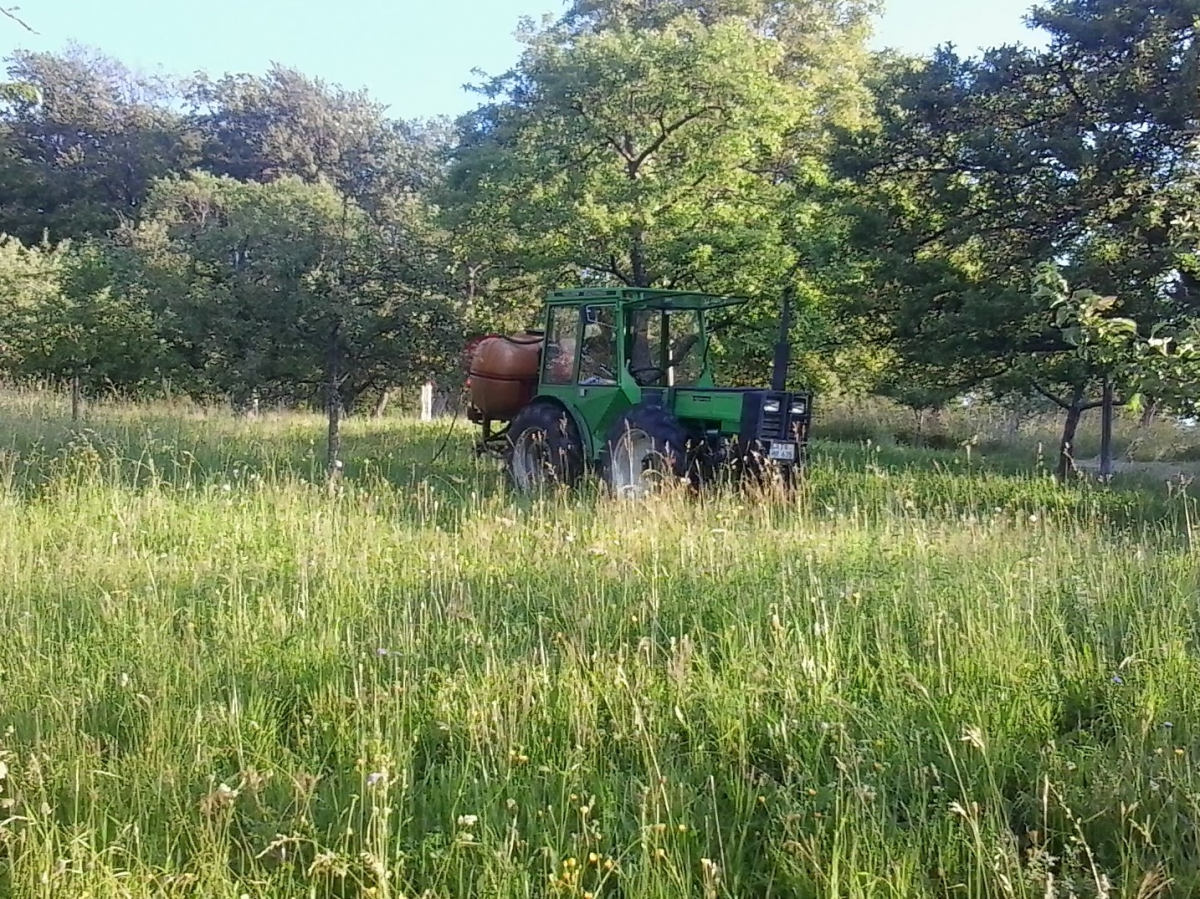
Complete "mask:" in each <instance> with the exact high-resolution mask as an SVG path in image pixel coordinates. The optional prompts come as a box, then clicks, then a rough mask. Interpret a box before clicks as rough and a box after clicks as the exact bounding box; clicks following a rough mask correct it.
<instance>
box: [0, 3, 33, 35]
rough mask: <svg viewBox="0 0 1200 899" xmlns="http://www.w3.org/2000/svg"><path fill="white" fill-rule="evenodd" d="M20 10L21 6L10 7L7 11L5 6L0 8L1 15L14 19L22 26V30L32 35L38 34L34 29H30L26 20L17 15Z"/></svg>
mask: <svg viewBox="0 0 1200 899" xmlns="http://www.w3.org/2000/svg"><path fill="white" fill-rule="evenodd" d="M20 8H21V7H19V6H10V7H8V8H7V9H6V8H5V7H3V6H0V15H2V16H4V17H6V18H9V19H12V20H13V21H14V22H16V23H17V24H18V25H20V26H21V27H22V28H24V29H25V30H26V31H28V32H29V33H30V34H37V32H36V31H34V30H33V29H32V28H30V27H29V25H28V23H26V22H25V20H24V19H22V18H21V17H20V16H18V15H17V11H18V10H20Z"/></svg>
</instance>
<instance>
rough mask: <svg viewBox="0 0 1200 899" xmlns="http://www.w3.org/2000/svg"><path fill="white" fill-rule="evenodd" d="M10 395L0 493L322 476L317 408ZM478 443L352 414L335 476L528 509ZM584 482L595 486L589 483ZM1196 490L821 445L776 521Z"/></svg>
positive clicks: (1124, 504)
mask: <svg viewBox="0 0 1200 899" xmlns="http://www.w3.org/2000/svg"><path fill="white" fill-rule="evenodd" d="M4 400H5V397H4V396H3V395H0V427H2V433H4V434H6V438H7V439H6V440H5V442H4V443H3V444H0V487H2V486H7V487H9V489H11V490H14V491H15V492H16V493H18V494H19V495H24V496H27V497H31V498H32V497H34V496H37V495H39V494H40V493H43V492H45V491H47V490H56V489H60V488H61V487H62V485H63V484H64V483H68V484H69V483H71V482H78V481H81V480H84V481H89V482H95V481H96V480H100V481H102V482H103V483H106V484H109V485H111V486H121V487H124V488H131V489H144V488H147V487H151V486H154V487H159V488H161V487H168V488H173V489H183V490H189V489H197V488H205V487H208V488H217V489H221V488H223V487H224V486H225V485H234V484H238V483H242V482H245V481H248V480H249V481H258V480H261V481H263V482H266V483H280V482H291V483H303V484H308V485H314V486H320V485H323V484H325V482H326V460H325V421H324V419H322V418H321V417H320V416H317V415H303V414H268V415H264V416H262V417H260V418H257V419H243V418H236V417H234V416H232V415H230V414H228V413H227V412H224V411H216V412H197V411H195V410H194V409H182V408H181V409H173V408H170V407H165V406H128V405H125V406H122V405H114V406H109V407H99V408H94V409H93V410H91V413H90V415H89V418H88V419H87V420H86V421H84V422H82V423H79V424H77V425H76V424H72V423H71V422H70V421H69V420H68V419H66V417H65V416H64V415H62V414H61V413H60V414H55V410H56V407H55V406H53V405H52V404H46V403H42V404H39V403H34V402H28V401H26V402H23V403H13V402H7V403H6V402H4ZM474 437H475V429H474V428H473V426H471V425H470V424H469V423H468V422H466V421H464V420H462V419H461V418H459V419H455V420H451V419H447V420H439V421H435V422H430V423H422V422H418V421H414V420H411V419H402V418H385V419H381V420H374V419H367V418H361V417H356V418H350V419H347V420H346V422H345V424H344V426H343V444H342V445H343V453H342V459H343V464H344V468H343V470H342V474H343V482H344V484H345V485H346V487H347V488H348V489H352V490H365V491H369V492H387V493H394V494H399V495H417V494H418V493H422V494H426V495H428V494H432V496H433V499H434V500H435V501H436V502H438V503H441V504H442V505H443V506H444V507H445V508H446V509H447V510H453V509H457V508H461V507H462V506H463V505H464V504H466V503H467V502H468V501H474V500H478V499H479V498H480V497H490V498H495V499H498V500H500V501H502V502H513V503H515V504H517V505H523V504H526V503H527V502H528V500H525V499H523V498H521V497H517V496H515V495H511V494H509V493H508V488H507V487H506V480H505V478H504V476H503V473H502V472H501V470H500V465H499V463H497V462H495V461H494V460H490V459H477V458H476V457H475V454H474V451H473V447H472V443H473V440H474ZM1051 461H1052V460H1051ZM590 480H591V481H592V486H593V487H594V486H595V478H591V479H590ZM717 492H718V493H719V492H720V491H717ZM599 493H600V491H598V490H596V489H586V488H585V489H584V490H582V491H579V492H578V494H577V495H576V497H575V498H574V500H573V502H575V503H585V504H586V503H593V502H595V501H596V499H597V497H598V495H599ZM1193 496H1194V492H1192V488H1191V487H1190V486H1189V485H1188V484H1186V483H1184V482H1181V481H1179V480H1178V479H1176V480H1174V481H1169V480H1164V479H1162V478H1160V477H1155V476H1153V475H1151V474H1145V473H1142V474H1138V473H1132V474H1119V475H1117V476H1115V477H1114V478H1113V479H1111V480H1110V481H1109V482H1107V483H1103V482H1100V481H1098V480H1097V479H1095V478H1093V477H1090V476H1088V475H1086V474H1084V475H1080V476H1079V477H1078V478H1077V479H1076V481H1075V482H1073V483H1071V484H1069V485H1060V484H1057V483H1056V482H1055V481H1054V480H1053V478H1052V477H1051V474H1050V470H1049V468H1048V463H1047V460H1045V459H1039V458H1037V457H1030V458H1024V457H1017V456H1013V455H1006V454H1003V453H980V452H979V451H977V450H974V449H971V448H960V449H958V450H956V451H948V450H931V449H914V448H906V447H902V446H895V445H889V446H883V445H879V444H870V443H859V444H853V443H837V442H817V443H816V444H815V445H814V449H813V457H812V465H811V467H810V470H809V472H808V475H807V477H806V478H805V481H804V484H803V486H802V488H801V490H800V492H799V496H798V499H797V501H796V502H795V503H785V504H781V507H780V510H779V515H780V516H781V520H787V519H788V518H789V517H791V516H793V515H794V514H796V513H801V514H805V515H816V516H818V517H820V516H821V515H822V514H831V515H832V514H847V513H853V514H855V515H860V516H865V517H868V518H877V517H882V516H896V515H901V516H936V517H941V518H945V517H950V518H954V517H959V516H966V517H970V516H979V515H983V514H991V513H993V512H994V511H996V510H1002V511H1005V512H1012V513H1014V514H1019V513H1024V514H1030V515H1035V514H1047V513H1049V514H1054V515H1068V516H1072V517H1076V518H1079V519H1081V520H1084V521H1087V522H1094V523H1096V524H1097V525H1100V526H1104V525H1108V526H1115V527H1122V528H1124V527H1134V526H1145V525H1158V526H1166V527H1168V528H1170V529H1173V530H1177V531H1178V532H1180V533H1186V532H1187V531H1188V530H1189V529H1190V526H1191V520H1190V519H1189V517H1188V515H1189V510H1190V509H1191V506H1190V505H1189V503H1190V499H1191V497H1193Z"/></svg>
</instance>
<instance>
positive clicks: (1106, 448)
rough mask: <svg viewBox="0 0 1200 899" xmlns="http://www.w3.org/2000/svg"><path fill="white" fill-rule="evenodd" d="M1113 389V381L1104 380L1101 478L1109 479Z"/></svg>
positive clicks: (1101, 407) (1111, 460) (1110, 471)
mask: <svg viewBox="0 0 1200 899" xmlns="http://www.w3.org/2000/svg"><path fill="white" fill-rule="evenodd" d="M1112 429H1113V387H1112V380H1111V379H1109V378H1105V379H1104V402H1103V403H1101V405H1100V477H1102V478H1107V477H1110V476H1111V475H1112V470H1113V448H1112Z"/></svg>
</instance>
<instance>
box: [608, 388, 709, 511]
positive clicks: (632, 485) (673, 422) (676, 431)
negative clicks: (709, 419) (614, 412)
mask: <svg viewBox="0 0 1200 899" xmlns="http://www.w3.org/2000/svg"><path fill="white" fill-rule="evenodd" d="M687 467H688V435H687V431H686V430H684V427H683V425H681V424H680V423H679V420H678V419H677V418H675V416H673V415H671V413H669V412H667V411H666V410H665V409H663V408H662V407H661V406H635V407H634V408H632V409H630V410H629V411H628V412H626V413H625V414H624V415H622V416H621V417H620V418H618V419H617V421H616V422H615V423H614V424H613V426H612V427H611V428H610V429H609V431H608V434H607V435H606V437H605V441H604V447H603V449H602V451H601V471H602V472H603V474H604V483H605V484H606V485H607V486H608V488H609V490H611V491H612V492H613V493H614V494H616V495H617V496H621V497H636V496H643V495H645V494H646V493H648V492H651V491H652V490H653V489H654V488H655V486H657V484H659V483H666V482H670V481H674V482H675V483H679V482H680V481H682V480H684V478H685V477H686V475H687Z"/></svg>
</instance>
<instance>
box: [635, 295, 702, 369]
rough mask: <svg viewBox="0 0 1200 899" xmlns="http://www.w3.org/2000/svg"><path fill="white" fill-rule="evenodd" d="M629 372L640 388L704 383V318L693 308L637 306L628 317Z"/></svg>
mask: <svg viewBox="0 0 1200 899" xmlns="http://www.w3.org/2000/svg"><path fill="white" fill-rule="evenodd" d="M627 346H628V351H627V356H628V359H629V364H628V367H629V373H630V375H632V376H633V379H634V380H635V381H637V383H638V384H639V385H641V386H642V387H650V388H656V387H658V388H661V387H695V386H699V385H700V384H702V383H704V382H705V378H706V377H707V375H708V371H707V355H708V354H707V347H706V345H705V335H704V319H703V316H702V313H700V312H699V311H698V310H695V309H639V310H637V311H635V312H633V313H632V314H631V315H630V316H629V334H628V344H627Z"/></svg>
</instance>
